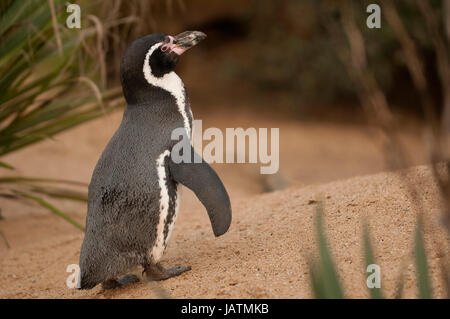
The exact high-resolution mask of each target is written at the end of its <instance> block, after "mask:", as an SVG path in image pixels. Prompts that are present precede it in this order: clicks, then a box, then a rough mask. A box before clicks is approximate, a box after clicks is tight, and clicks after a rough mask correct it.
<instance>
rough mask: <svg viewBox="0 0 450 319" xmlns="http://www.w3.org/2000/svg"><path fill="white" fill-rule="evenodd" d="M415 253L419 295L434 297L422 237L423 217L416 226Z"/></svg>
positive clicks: (423, 297)
mask: <svg viewBox="0 0 450 319" xmlns="http://www.w3.org/2000/svg"><path fill="white" fill-rule="evenodd" d="M414 255H415V259H416V269H417V275H418V278H417V280H418V282H417V284H418V288H419V297H420V298H421V299H430V298H432V290H431V284H430V274H429V269H428V261H427V255H426V252H425V245H424V241H423V237H422V220H421V218H419V219H418V222H417V227H416V234H415V245H414Z"/></svg>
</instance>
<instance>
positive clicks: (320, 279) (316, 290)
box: [309, 202, 448, 299]
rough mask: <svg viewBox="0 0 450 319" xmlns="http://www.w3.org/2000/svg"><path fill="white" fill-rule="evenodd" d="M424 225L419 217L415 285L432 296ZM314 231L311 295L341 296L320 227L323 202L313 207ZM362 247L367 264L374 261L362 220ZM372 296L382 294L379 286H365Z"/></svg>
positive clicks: (421, 295)
mask: <svg viewBox="0 0 450 319" xmlns="http://www.w3.org/2000/svg"><path fill="white" fill-rule="evenodd" d="M422 228H423V226H422V220H421V218H418V221H417V225H416V230H415V237H414V257H415V263H416V271H417V287H418V292H419V298H423V299H426V298H432V296H433V293H432V289H431V284H430V273H429V268H428V258H427V254H426V251H425V245H424V240H423V236H422V233H423V229H422ZM316 232H317V238H318V250H319V260H318V262H316V263H314V262H312V261H310V262H309V272H310V282H311V288H312V292H313V295H314V296H315V297H316V298H343V297H344V292H343V288H342V285H341V283H340V281H339V276H338V272H337V270H336V267H335V262H334V260H333V257H332V254H331V252H330V250H329V247H328V243H327V240H326V236H325V230H324V227H323V206H322V203H321V202H319V203H318V205H317V207H316ZM363 247H364V251H363V253H364V259H365V264H366V267H367V266H368V265H371V264H376V262H375V257H374V253H373V245H372V242H371V239H370V233H369V227H368V225H367V224H366V223H365V224H364V225H363ZM403 270H404V267H401V273H400V279H399V281H398V283H397V289H396V290H397V291H396V293H395V298H401V297H402V293H403V287H404V276H403ZM441 270H442V272H443V277H444V281H445V284H447V285H448V273H447V272H448V269H447V267H446V266H445V265H442V267H441ZM368 289H369V293H370V296H371V298H372V299H379V298H383V293H382V290H381V288H368Z"/></svg>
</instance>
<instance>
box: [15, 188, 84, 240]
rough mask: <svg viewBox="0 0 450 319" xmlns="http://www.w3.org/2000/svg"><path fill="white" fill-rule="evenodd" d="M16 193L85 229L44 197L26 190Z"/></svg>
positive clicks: (82, 229)
mask: <svg viewBox="0 0 450 319" xmlns="http://www.w3.org/2000/svg"><path fill="white" fill-rule="evenodd" d="M14 193H16V194H17V195H19V196H22V197H23V198H28V199H31V200H32V201H34V202H36V203H38V204H39V205H41V206H42V207H44V208H47V209H48V210H49V211H50V212H52V213H53V214H55V215H57V216H59V217H61V218H63V219H65V220H66V221H68V222H69V223H70V224H72V225H73V226H75V227H76V228H78V229H80V230H81V231H83V232H84V231H85V229H84V227H83V226H81V225H80V224H79V223H78V222H77V221H76V220H74V219H72V218H71V217H70V216H69V215H67V214H65V213H63V212H62V211H60V210H59V209H57V208H56V207H54V206H53V205H51V204H50V203H48V202H46V201H45V200H43V199H42V198H39V197H37V196H34V195H31V194H28V193H24V192H21V191H14Z"/></svg>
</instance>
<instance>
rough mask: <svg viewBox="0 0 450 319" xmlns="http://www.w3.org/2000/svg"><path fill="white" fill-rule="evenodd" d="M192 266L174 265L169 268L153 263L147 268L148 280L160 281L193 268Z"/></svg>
mask: <svg viewBox="0 0 450 319" xmlns="http://www.w3.org/2000/svg"><path fill="white" fill-rule="evenodd" d="M191 269H192V268H191V266H174V267H171V268H168V269H165V268H163V267H162V266H161V265H160V264H156V265H152V266H150V267H147V268H146V269H145V274H146V277H147V280H149V281H159V280H166V279H169V278H172V277H175V276H179V275H181V274H182V273H184V272H186V271H189V270H191Z"/></svg>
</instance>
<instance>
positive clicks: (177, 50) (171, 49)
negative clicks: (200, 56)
mask: <svg viewBox="0 0 450 319" xmlns="http://www.w3.org/2000/svg"><path fill="white" fill-rule="evenodd" d="M168 37H169V42H168V43H164V44H163V45H162V46H161V51H162V52H166V51H167V50H169V52H175V53H176V54H178V55H181V54H183V52H184V51H186V49H184V48H180V47H177V46H175V44H174V43H173V40H174V38H173V36H171V35H169V36H168Z"/></svg>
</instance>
